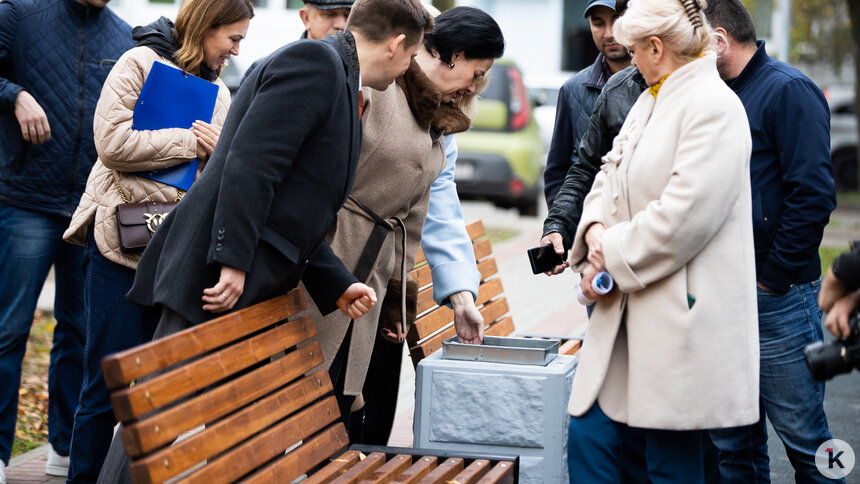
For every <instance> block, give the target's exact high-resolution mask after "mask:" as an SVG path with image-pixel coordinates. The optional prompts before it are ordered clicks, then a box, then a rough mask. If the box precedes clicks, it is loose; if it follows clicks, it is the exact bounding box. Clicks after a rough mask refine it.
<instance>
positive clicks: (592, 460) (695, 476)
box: [567, 403, 706, 484]
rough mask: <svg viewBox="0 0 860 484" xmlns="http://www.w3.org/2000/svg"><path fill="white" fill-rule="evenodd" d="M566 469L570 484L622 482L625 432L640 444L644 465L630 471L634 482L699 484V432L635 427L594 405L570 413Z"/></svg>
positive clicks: (701, 436)
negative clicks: (582, 412)
mask: <svg viewBox="0 0 860 484" xmlns="http://www.w3.org/2000/svg"><path fill="white" fill-rule="evenodd" d="M569 431H570V433H569V435H568V449H567V450H568V460H567V464H568V468H569V472H570V482H571V484H579V483H584V484H593V483H618V482H627V481H625V480H624V477H623V476H624V473H623V472H624V471H623V462H622V459H623V456H622V450H621V449H622V444H623V443H624V441H625V439H627V438H629V435H631V434H630V433H629V431H632V432H633V435H634V436H635V437H636V438H639V439H641V441H640V442H642V443H643V444H644V445H643V447H642V449H643V455H644V468H643V469H641V470H640V471H639V472H632V473H631V474H630V475H632V478H634V479H635V481H636V482H640V481H642V482H651V483H652V484H669V483H673V484H675V483H678V484H681V483H682V484H696V483H699V484H704V482H705V472H704V456H705V446H706V440H705V439H706V436H705V432H704V431H700V430H688V431H671V430H655V429H638V428H632V427H628V426H627V425H624V424H622V423H618V422H614V421H613V420H611V419H610V418H609V417H607V416H606V414H604V413H603V411H602V410H600V406H599V405H598V404H597V403H595V404H594V406H592V407H591V409H590V410H589V411H588V412H586V413H585V414H584V415H582V416H581V417H571V419H570V429H569Z"/></svg>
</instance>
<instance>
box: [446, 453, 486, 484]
mask: <svg viewBox="0 0 860 484" xmlns="http://www.w3.org/2000/svg"><path fill="white" fill-rule="evenodd" d="M489 470H490V461H488V460H486V459H477V460H474V461H472V463H471V464H469V467H466V468H465V469H463V472H461V473H459V474H457V476H456V477H454V479H452V480H451V482H450V484H475V483H477V482H478V479H480V478H482V477H484V474H486V473H487V471H489Z"/></svg>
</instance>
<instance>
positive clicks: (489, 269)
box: [478, 257, 499, 281]
mask: <svg viewBox="0 0 860 484" xmlns="http://www.w3.org/2000/svg"><path fill="white" fill-rule="evenodd" d="M478 272H480V273H481V280H482V281H486V280H487V278H489V277H490V276H492V275H494V274H496V273H498V272H499V268H498V267H497V266H496V258H495V257H491V258H489V259H485V260H482V261H481V262H478Z"/></svg>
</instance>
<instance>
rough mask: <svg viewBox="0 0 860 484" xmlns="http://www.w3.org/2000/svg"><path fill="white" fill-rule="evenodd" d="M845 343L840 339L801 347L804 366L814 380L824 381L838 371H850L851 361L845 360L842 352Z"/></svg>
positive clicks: (844, 349) (843, 351) (838, 372)
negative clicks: (804, 357)
mask: <svg viewBox="0 0 860 484" xmlns="http://www.w3.org/2000/svg"><path fill="white" fill-rule="evenodd" d="M845 351H846V348H845V345H844V344H843V343H842V342H841V341H835V342H833V343H828V344H825V343H822V342H821V341H818V342H815V343H812V344H810V345H807V347H806V348H804V349H803V354H804V356H806V366H808V367H809V372H810V373H811V374H812V378H813V379H815V380H816V381H825V380H828V379H830V378H833V377H834V376H836V375H838V374H840V373H847V372H849V371H851V369H852V365H851V361H850V360H849V361H846V360H845V358H844V353H845Z"/></svg>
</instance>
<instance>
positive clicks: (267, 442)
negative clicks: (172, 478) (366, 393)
mask: <svg viewBox="0 0 860 484" xmlns="http://www.w3.org/2000/svg"><path fill="white" fill-rule="evenodd" d="M339 416H340V411H339V410H338V406H337V400H336V399H335V398H334V396H331V397H328V398H326V399H325V400H322V401H320V402H318V403H316V404H314V405H312V406H310V407H308V408H307V409H305V410H302V411H301V412H299V413H297V414H295V415H293V416H291V417H290V418H288V419H286V420H283V421H281V422H279V423H277V424H276V425H274V426H272V427H271V428H269V429H268V430H266V431H264V432H262V433H260V434H259V435H256V436H255V437H253V438H251V439H248V440H246V441H245V442H243V443H242V444H240V445H238V446H236V447H234V448H233V449H232V450H230V451H228V452H226V453H224V454H222V455H221V456H219V457H218V458H217V459H214V460H210V461H209V462H208V463H207V464H206V466H204V467H203V468H202V469H200V470H198V471H197V472H194V473H193V474H191V475H190V476H188V477H187V478H185V479H183V480H181V481H180V482H181V483H183V484H190V483H201V484H211V483H213V482H233V481H235V480H237V479H238V478H240V477H242V475H244V474H246V473H248V472H250V471H252V470H254V469H257V468H258V467H260V466H262V465H263V464H265V463H266V462H268V461H269V460H271V459H273V458H275V457H278V456H279V455H280V456H283V454H284V451H285V450H286V449H288V448H289V447H290V446H292V445H294V444H295V443H297V442H299V441H301V440H304V439H306V438H308V437H310V436H311V435H313V434H315V433H316V432H318V431H320V430H321V429H323V428H325V427H326V425H328V424H329V423H331V422H332V421H334V420H335V419H336V418H338V417H339ZM342 440H343V442H341V444H340V446H341V447H343V446H345V445H347V443H348V440H349V439H348V437H347V438H345V439H342ZM302 447H304V445H301V446H299V447H298V448H297V449H294V450H293V451H291V452H290V453H289V454H287V456H290V455H292V454H293V453H294V452H295V451H297V450H299V449H301V448H302ZM338 448H339V447H336V448H333V449H329V451H328V453H326V454H325V455H320V457H319V460H318V461H317V463H319V462H322V461H323V460H324V459H325V458H326V457H328V456H330V455H331V454H333V453H334V452H335V451H336V450H337V449H338ZM287 456H283V457H281V458H280V459H279V460H278V461H275V462H273V463H272V464H270V465H267V466H266V467H264V468H263V469H261V470H260V471H259V472H257V473H255V474H254V476H257V477H254V478H253V479H250V478H249V481H252V482H267V481H266V478H265V477H264V476H265V475H266V474H267V473H268V472H267V470H268V471H271V472H274V477H275V478H276V479H275V481H274V482H290V481H292V480H293V479H295V478H297V477H298V476H300V475H302V474H303V472H299V473H298V474H295V475H294V474H293V473H292V471H293V470H294V469H295V468H294V467H293V468H290V467H289V466H286V464H284V466H285V468H280V467H279V466H278V464H279V462H280V461H285V462H286V461H287V459H285V457H287ZM302 463H303V464H305V469H307V468H308V467H310V466H308V465H306V463H305V462H303V461H302ZM312 465H316V463H315V464H312ZM276 468H277V472H275V471H274V469H276ZM295 470H297V469H295ZM259 479H263V480H262V481H259Z"/></svg>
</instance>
